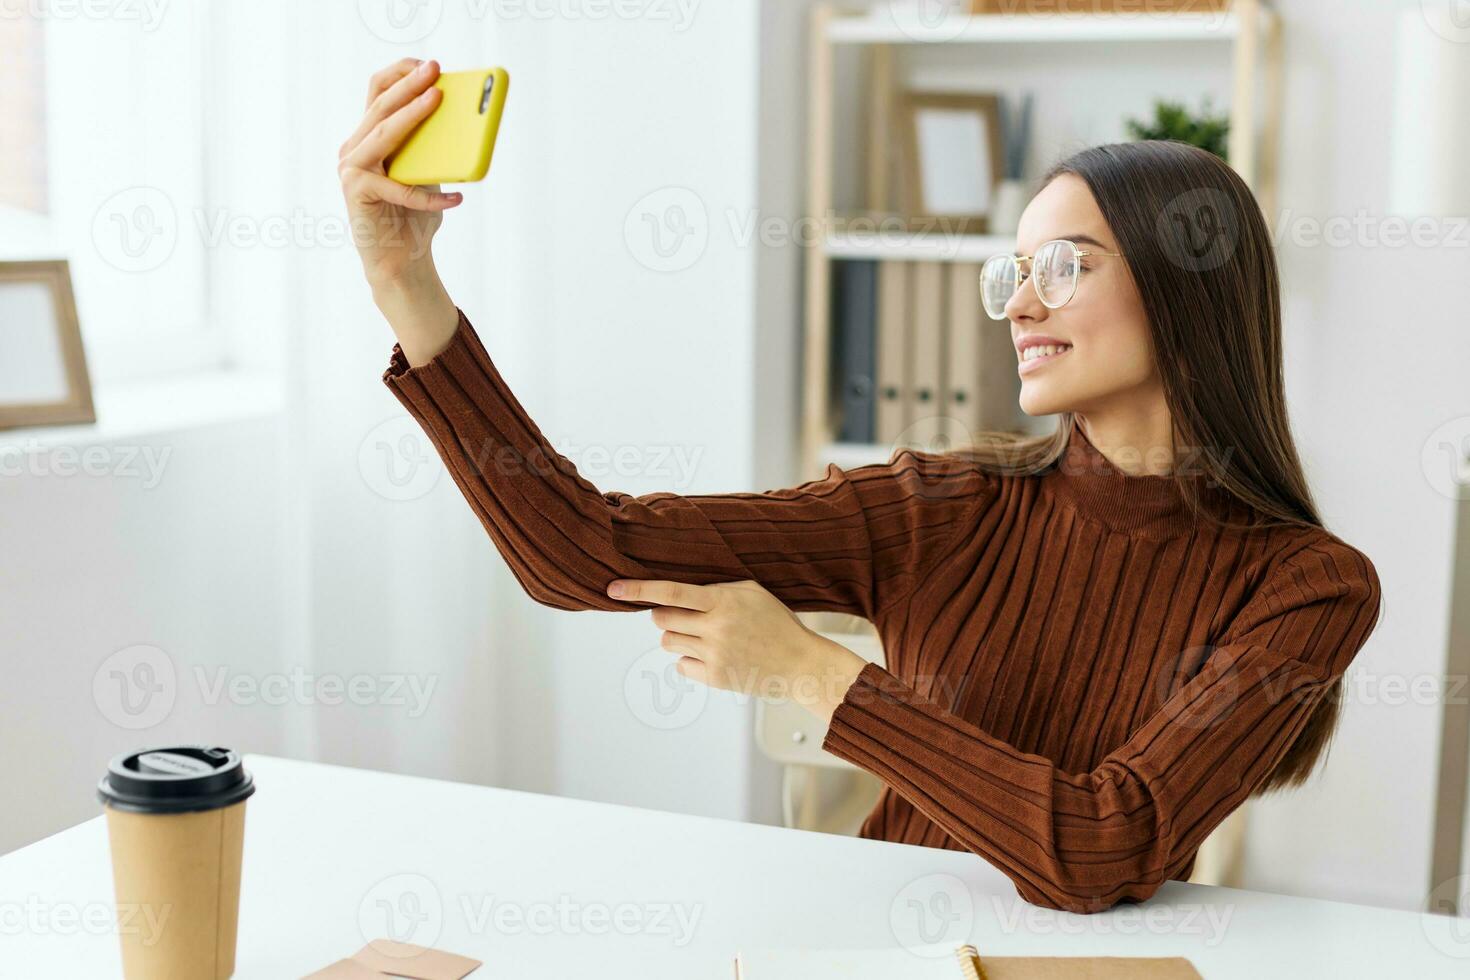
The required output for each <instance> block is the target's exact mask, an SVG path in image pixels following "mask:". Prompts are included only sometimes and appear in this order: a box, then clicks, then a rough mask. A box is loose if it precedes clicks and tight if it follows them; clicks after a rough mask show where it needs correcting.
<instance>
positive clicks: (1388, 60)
mask: <svg viewBox="0 0 1470 980" xmlns="http://www.w3.org/2000/svg"><path fill="white" fill-rule="evenodd" d="M1278 6H1279V7H1280V8H1281V10H1282V15H1283V17H1284V19H1285V41H1286V60H1287V65H1288V66H1289V67H1288V69H1287V87H1286V99H1285V114H1284V117H1283V126H1284V130H1283V134H1282V136H1283V139H1282V149H1281V161H1282V171H1281V172H1282V182H1281V188H1280V194H1279V203H1280V207H1281V208H1282V209H1284V210H1285V209H1290V212H1291V215H1290V216H1289V218H1288V222H1287V227H1288V228H1295V229H1297V231H1298V232H1300V231H1301V230H1303V229H1304V228H1307V229H1309V226H1307V225H1305V224H1303V223H1302V222H1301V221H1300V220H1299V219H1303V218H1305V219H1315V220H1316V221H1327V220H1329V219H1333V218H1336V219H1338V220H1339V221H1340V222H1351V221H1356V220H1358V215H1359V214H1360V213H1361V214H1362V215H1363V219H1364V222H1365V225H1364V226H1365V228H1366V229H1367V231H1365V232H1364V233H1363V234H1361V235H1359V234H1353V235H1351V236H1350V240H1349V243H1348V244H1345V245H1344V246H1342V247H1334V246H1331V245H1325V244H1316V245H1313V244H1310V241H1311V239H1310V238H1307V237H1303V236H1302V235H1300V234H1288V235H1287V236H1285V240H1284V241H1283V242H1282V245H1281V251H1280V256H1281V266H1282V277H1283V283H1284V286H1285V300H1286V303H1285V315H1286V322H1285V332H1286V358H1287V385H1288V392H1289V393H1290V395H1291V412H1292V421H1293V426H1294V428H1295V431H1296V433H1297V437H1298V440H1299V444H1300V447H1301V449H1302V453H1303V455H1304V457H1305V460H1306V464H1307V468H1308V476H1309V478H1310V479H1311V481H1312V487H1313V489H1314V491H1315V492H1316V494H1317V500H1318V504H1319V506H1320V507H1321V509H1322V511H1323V515H1324V518H1325V519H1326V521H1327V524H1328V526H1329V527H1330V528H1331V529H1332V530H1334V531H1336V532H1337V533H1338V534H1340V535H1342V536H1343V537H1344V538H1345V539H1347V540H1348V541H1351V542H1352V543H1353V544H1355V545H1357V546H1358V547H1361V548H1362V549H1363V550H1364V551H1366V552H1367V553H1368V555H1369V556H1371V557H1372V559H1373V561H1374V564H1375V565H1376V567H1377V569H1378V573H1379V576H1380V577H1381V579H1382V582H1383V591H1384V604H1385V608H1384V613H1383V618H1382V620H1381V621H1380V624H1379V627H1378V629H1377V631H1376V632H1375V634H1374V636H1373V637H1372V639H1371V640H1370V641H1369V644H1368V646H1367V647H1366V648H1365V649H1364V651H1363V653H1362V654H1361V655H1360V656H1359V658H1358V661H1357V663H1355V664H1354V667H1353V673H1352V674H1350V675H1349V676H1350V677H1351V676H1353V674H1356V675H1357V678H1358V680H1357V682H1356V683H1354V684H1350V689H1349V693H1348V702H1347V704H1346V705H1345V707H1344V711H1343V724H1342V727H1341V729H1340V731H1339V734H1338V737H1337V740H1336V742H1335V743H1334V745H1333V747H1332V749H1331V753H1330V755H1329V757H1328V762H1327V764H1326V766H1325V767H1324V770H1323V772H1322V774H1321V776H1320V777H1318V780H1317V781H1315V782H1314V783H1313V784H1311V785H1310V786H1309V787H1307V788H1305V789H1303V790H1301V791H1299V792H1295V793H1293V794H1291V795H1289V796H1282V797H1279V798H1274V799H1270V800H1266V801H1262V802H1261V803H1260V804H1259V805H1258V806H1257V807H1256V809H1255V811H1254V812H1253V814H1252V817H1251V820H1252V824H1251V832H1250V833H1251V836H1250V853H1249V860H1248V862H1247V867H1246V873H1247V875H1248V880H1249V883H1250V884H1251V885H1252V886H1254V887H1260V888H1265V889H1269V890H1273V891H1282V892H1292V893H1300V894H1312V895H1328V896H1333V897H1337V898H1341V899H1343V900H1346V901H1356V902H1363V903H1367V904H1375V905H1391V906H1398V907H1419V906H1420V905H1422V904H1423V902H1424V900H1425V897H1426V896H1427V894H1428V892H1429V891H1430V889H1431V887H1432V886H1433V885H1434V884H1437V883H1431V882H1429V881H1428V868H1429V846H1430V832H1431V828H1432V813H1433V805H1434V797H1433V788H1434V779H1435V775H1436V766H1437V763H1438V756H1437V752H1436V750H1435V745H1436V741H1437V738H1438V732H1439V719H1440V714H1441V710H1442V706H1441V700H1440V695H1442V693H1443V691H1444V688H1443V685H1442V683H1441V682H1440V681H1439V678H1440V676H1441V674H1442V672H1443V670H1444V664H1445V642H1446V635H1447V619H1448V609H1449V589H1450V579H1449V574H1450V550H1449V549H1450V547H1451V544H1452V542H1453V540H1454V505H1453V503H1452V501H1451V500H1450V499H1449V498H1448V497H1447V496H1445V495H1444V494H1442V493H1440V492H1438V491H1437V490H1435V489H1434V487H1433V486H1432V485H1431V484H1430V482H1429V481H1428V479H1426V476H1425V472H1424V469H1423V466H1422V463H1421V456H1422V453H1423V451H1424V449H1425V447H1426V444H1427V443H1429V441H1430V437H1431V435H1432V434H1433V433H1434V432H1435V430H1437V429H1439V428H1440V427H1441V426H1442V425H1444V424H1445V423H1448V422H1451V421H1452V420H1454V419H1460V420H1461V421H1462V422H1465V421H1467V419H1470V383H1467V379H1466V375H1465V365H1467V364H1470V334H1467V332H1466V331H1465V329H1464V315H1463V311H1464V310H1465V309H1466V307H1467V304H1470V276H1467V275H1466V273H1467V271H1470V242H1467V240H1466V239H1467V235H1470V231H1466V230H1465V229H1462V230H1461V231H1460V233H1459V236H1458V244H1455V243H1454V242H1453V240H1447V241H1446V242H1445V244H1441V245H1437V246H1432V247H1416V246H1414V245H1400V246H1394V245H1391V244H1386V241H1387V239H1385V237H1384V236H1383V234H1382V232H1383V231H1384V226H1383V224H1382V222H1383V219H1384V218H1385V217H1386V216H1389V215H1392V214H1394V213H1395V209H1396V207H1397V205H1396V203H1395V201H1394V200H1393V196H1392V194H1391V189H1392V187H1393V178H1394V171H1393V167H1392V160H1393V156H1394V153H1395V148H1394V147H1393V146H1392V145H1391V143H1390V140H1389V139H1388V138H1386V137H1387V136H1388V134H1390V133H1395V134H1396V135H1398V134H1400V132H1399V131H1396V130H1394V129H1393V124H1394V121H1395V120H1394V112H1393V109H1394V87H1395V72H1394V61H1393V59H1394V54H1395V36H1396V29H1397V28H1398V26H1399V21H1398V12H1399V11H1411V12H1414V11H1417V10H1418V9H1419V7H1420V5H1419V4H1418V3H1414V2H1401V3H1397V4H1383V3H1376V2H1371V0H1357V2H1354V3H1352V4H1350V5H1347V6H1348V7H1349V8H1350V9H1351V12H1350V13H1349V12H1348V10H1347V9H1344V8H1343V7H1342V6H1341V5H1336V6H1334V8H1333V10H1334V15H1333V16H1324V13H1323V5H1322V4H1320V3H1313V2H1308V0H1285V2H1282V3H1280V4H1279V5H1278ZM1427 6H1429V7H1433V6H1434V5H1427ZM1416 21H1417V19H1416V20H1414V21H1410V23H1411V24H1412V25H1413V26H1414V29H1416V30H1422V31H1426V32H1427V31H1428V30H1429V27H1428V24H1427V23H1426V22H1422V21H1417V22H1416ZM1442 43H1443V44H1444V45H1447V46H1448V48H1447V50H1448V51H1450V52H1452V55H1451V56H1452V57H1454V58H1458V59H1464V58H1470V45H1466V44H1464V43H1459V44H1453V43H1452V42H1450V41H1448V40H1446V41H1443V42H1442ZM1463 94H1464V93H1459V94H1458V95H1455V96H1454V98H1455V99H1457V100H1458V101H1461V102H1462V101H1463ZM1401 135H1404V136H1406V137H1407V138H1409V139H1411V140H1415V141H1423V142H1422V143H1420V144H1418V145H1422V146H1423V147H1424V149H1425V151H1426V152H1427V149H1428V146H1429V135H1428V134H1424V133H1413V132H1412V131H1410V132H1407V133H1402V134H1401ZM1413 145H1415V144H1411V145H1410V150H1411V151H1412V147H1413ZM1457 166H1458V172H1459V173H1463V166H1464V161H1463V160H1460V161H1459V162H1458V165H1457ZM1459 183H1460V185H1461V186H1462V187H1463V180H1461V181H1459ZM1424 213H1429V214H1431V215H1432V214H1433V212H1424V211H1419V210H1410V211H1408V212H1407V216H1408V217H1410V218H1414V217H1418V216H1419V215H1420V214H1424ZM1439 213H1440V214H1441V215H1459V216H1461V220H1463V218H1464V216H1465V215H1467V214H1470V199H1466V198H1465V197H1462V198H1461V199H1460V201H1459V202H1458V203H1457V204H1454V205H1453V206H1452V207H1450V208H1449V209H1447V210H1444V211H1440V212H1439ZM1443 228H1444V230H1445V231H1446V232H1448V231H1449V230H1450V228H1451V225H1450V224H1449V223H1446V224H1445V225H1444V226H1443ZM1409 337H1412V341H1411V342H1409V343H1406V342H1405V341H1406V340H1407V339H1408V338H1409ZM1467 427H1470V426H1462V429H1461V431H1462V432H1463V431H1464V429H1465V428H1467ZM1426 683H1428V684H1431V685H1432V686H1433V688H1432V689H1433V690H1436V691H1437V692H1438V694H1436V695H1433V696H1430V697H1427V698H1425V697H1422V696H1415V695H1413V694H1412V693H1411V692H1412V691H1413V689H1414V687H1415V685H1421V686H1422V685H1423V684H1426ZM1394 685H1403V687H1402V688H1400V689H1398V690H1397V691H1396V690H1395V686H1394Z"/></svg>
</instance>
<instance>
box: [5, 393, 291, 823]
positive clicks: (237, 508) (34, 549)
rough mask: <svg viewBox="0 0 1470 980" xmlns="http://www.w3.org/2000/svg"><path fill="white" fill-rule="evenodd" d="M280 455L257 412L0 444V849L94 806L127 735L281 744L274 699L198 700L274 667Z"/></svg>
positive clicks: (277, 664)
mask: <svg viewBox="0 0 1470 980" xmlns="http://www.w3.org/2000/svg"><path fill="white" fill-rule="evenodd" d="M100 408H101V410H102V411H104V412H105V411H106V410H107V408H108V405H107V403H106V402H104V403H103V404H102V405H101V406H100ZM279 460H280V451H279V433H278V430H277V426H276V424H275V422H274V421H273V420H272V419H271V418H270V417H268V416H267V417H261V418H255V419H247V420H242V421H239V422H234V423H228V424H223V425H220V426H216V427H211V428H210V429H208V430H196V431H177V432H168V431H165V432H161V433H155V434H152V435H148V436H146V437H141V438H130V437H122V438H117V439H106V440H101V441H98V442H91V441H87V442H82V443H62V444H60V445H52V446H42V445H40V444H37V443H34V442H33V441H32V440H30V439H29V438H25V439H22V438H20V437H17V436H5V438H4V440H3V441H0V463H3V465H4V467H5V469H4V476H3V477H0V554H3V555H4V556H5V560H4V562H3V563H0V596H3V597H4V598H3V601H0V637H3V647H0V656H3V664H4V673H5V680H4V683H3V684H0V782H3V783H4V784H5V785H6V786H7V787H12V788H17V789H16V791H14V792H12V791H10V790H7V792H6V793H5V806H4V812H3V814H0V852H4V851H8V850H11V849H13V848H15V847H19V846H21V845H22V844H26V843H29V842H31V841H33V840H38V839H40V838H41V837H44V836H47V835H48V834H51V833H54V832H55V831H58V830H60V829H62V828H63V827H68V826H71V825H72V824H74V823H78V822H80V821H82V820H85V819H88V818H90V817H92V816H95V815H96V814H97V813H98V812H99V809H98V806H99V804H98V803H97V800H96V798H95V795H94V790H95V788H96V785H97V780H98V779H100V778H101V776H102V775H103V773H104V772H105V771H106V765H107V760H108V759H109V758H111V757H112V756H113V755H115V754H117V753H120V752H124V751H130V750H132V749H135V748H137V747H139V740H140V739H141V740H142V742H143V743H145V744H156V743H158V742H168V741H173V740H187V741H213V742H217V743H219V744H224V745H230V746H235V747H239V748H241V749H245V750H248V751H255V752H267V753H284V752H287V751H288V750H289V745H288V742H289V734H288V733H289V731H290V728H291V726H292V724H293V723H294V719H293V717H292V716H293V713H294V710H293V708H292V706H291V705H289V704H288V705H285V706H282V707H280V708H278V707H275V706H273V705H271V704H269V703H266V702H264V701H263V700H261V699H259V698H256V699H253V702H247V701H245V700H244V699H242V703H240V704H237V705H234V706H231V705H229V704H228V703H227V701H228V699H227V698H226V699H224V700H219V699H217V698H216V693H215V692H216V691H217V690H218V689H217V687H216V685H217V683H218V681H219V680H220V678H221V676H222V675H221V674H220V671H221V670H223V671H224V672H225V673H224V675H223V676H224V677H226V678H228V679H230V680H231V681H232V682H233V681H234V679H235V678H245V679H246V681H247V682H250V681H252V680H263V679H264V678H267V677H271V676H283V675H284V672H285V670H286V664H285V663H284V662H283V660H282V658H281V651H280V645H279V638H280V631H281V626H282V596H281V589H280V569H281V567H282V563H283V557H284V555H283V549H282V540H281V537H280V533H279V532H280V514H281V509H282V500H281V483H280V475H281V471H280V467H279V465H278V463H279ZM140 646H141V647H148V648H151V649H148V650H142V651H136V652H135V653H129V652H128V651H129V650H130V649H132V648H136V647H140ZM140 665H141V667H142V670H143V671H152V673H151V674H149V673H136V672H135V671H137V670H138V668H139V667H140ZM139 682H146V683H141V684H140V683H139ZM94 685H96V687H95V689H94ZM120 685H126V686H127V687H126V691H125V689H124V687H122V686H120ZM145 687H146V688H152V689H155V690H156V693H155V694H154V695H153V696H152V697H146V696H145V695H144V693H143V692H144V690H145ZM220 704H224V705H225V707H224V709H223V710H221V709H220V708H219V707H217V705H220ZM140 726H143V727H140Z"/></svg>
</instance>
